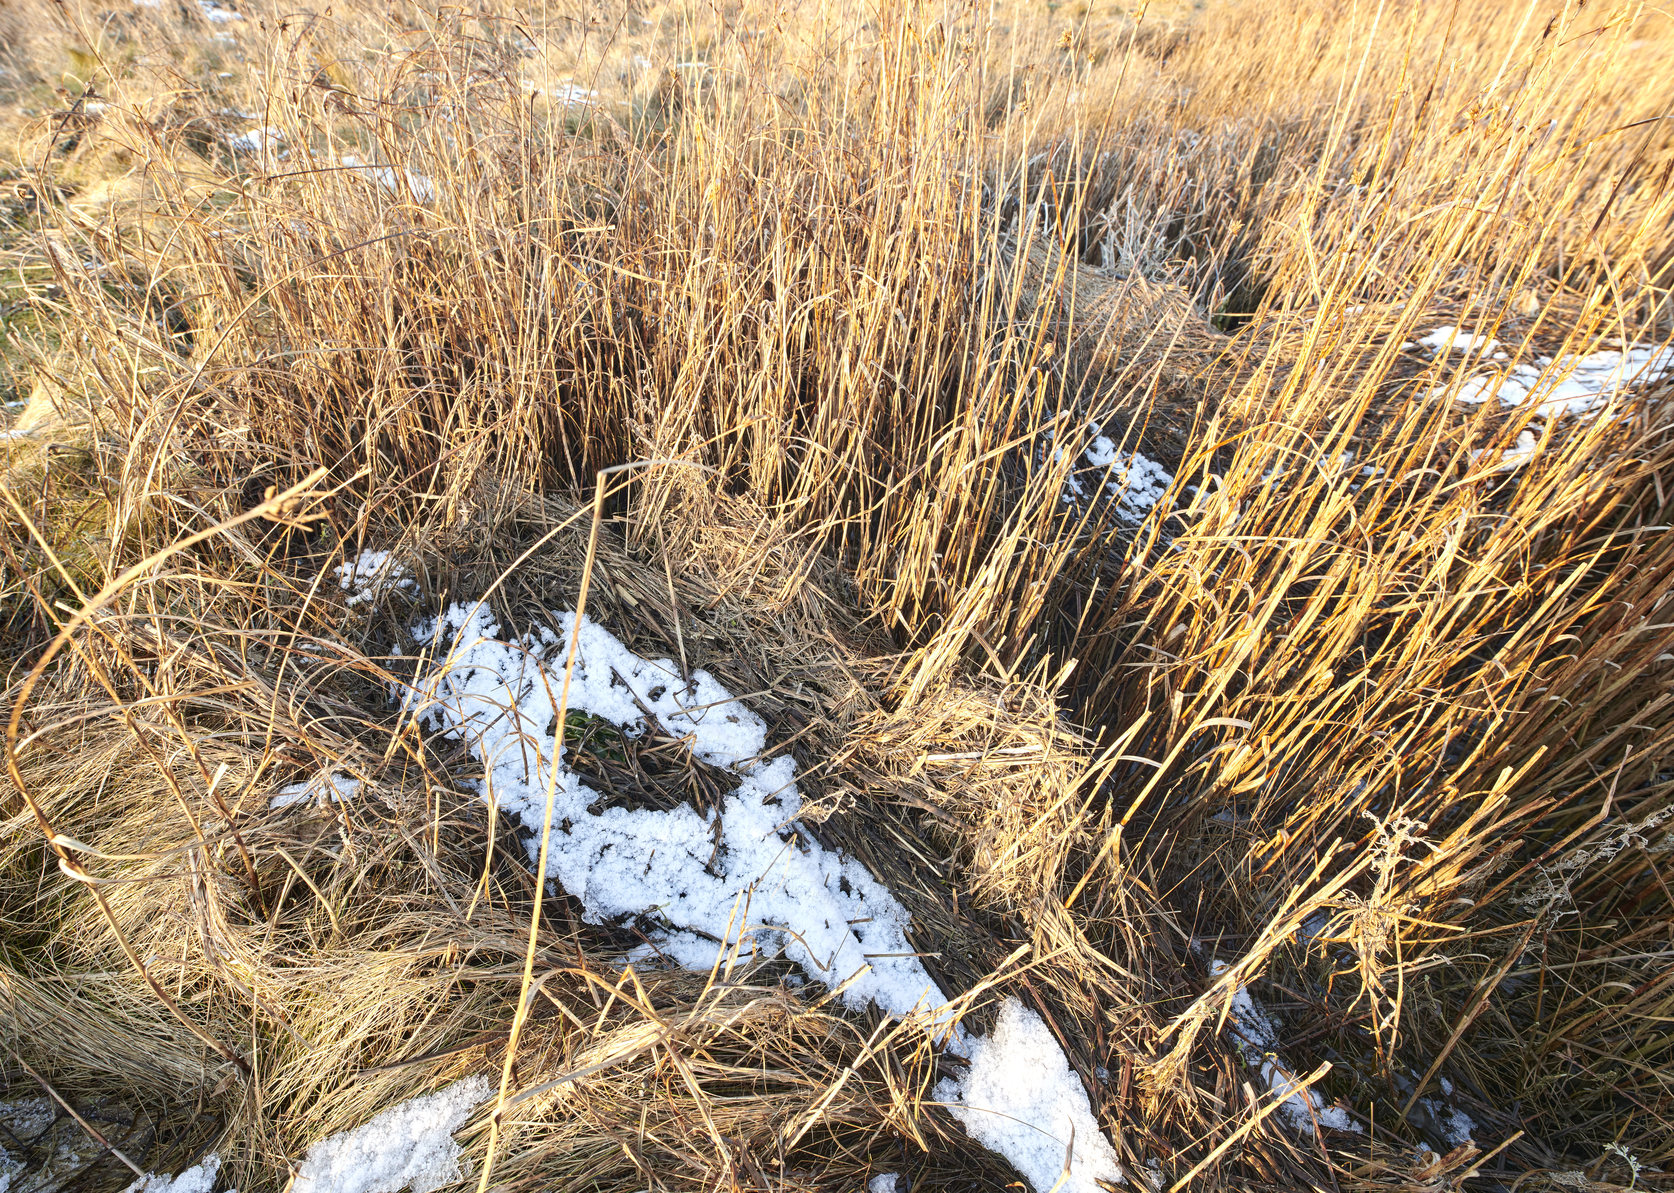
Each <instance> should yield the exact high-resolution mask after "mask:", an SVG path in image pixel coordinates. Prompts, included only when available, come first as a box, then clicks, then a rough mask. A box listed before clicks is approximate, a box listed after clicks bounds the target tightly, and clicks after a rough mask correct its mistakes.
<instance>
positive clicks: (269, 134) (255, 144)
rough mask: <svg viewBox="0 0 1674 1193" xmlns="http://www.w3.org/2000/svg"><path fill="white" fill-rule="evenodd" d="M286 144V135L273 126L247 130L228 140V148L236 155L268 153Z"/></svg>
mask: <svg viewBox="0 0 1674 1193" xmlns="http://www.w3.org/2000/svg"><path fill="white" fill-rule="evenodd" d="M284 143H285V138H284V135H283V134H282V133H281V132H280V131H279V130H278V129H276V128H274V127H272V126H271V125H269V126H266V127H253V128H248V129H245V130H244V131H243V132H241V133H239V134H238V135H236V136H232V137H228V138H227V148H228V149H231V150H232V151H233V152H234V153H266V152H267V151H268V150H270V149H278V148H279V146H281V145H283V144H284Z"/></svg>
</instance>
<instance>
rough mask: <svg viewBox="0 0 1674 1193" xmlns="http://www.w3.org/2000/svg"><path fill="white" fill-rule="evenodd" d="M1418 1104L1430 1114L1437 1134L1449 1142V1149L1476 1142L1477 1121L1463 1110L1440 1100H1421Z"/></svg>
mask: <svg viewBox="0 0 1674 1193" xmlns="http://www.w3.org/2000/svg"><path fill="white" fill-rule="evenodd" d="M1418 1104H1419V1106H1421V1107H1422V1108H1423V1109H1424V1110H1425V1111H1426V1112H1427V1113H1428V1115H1429V1117H1430V1121H1431V1122H1432V1123H1433V1124H1434V1125H1435V1129H1436V1131H1437V1133H1438V1134H1440V1135H1441V1137H1442V1138H1443V1139H1445V1140H1446V1141H1447V1143H1448V1146H1449V1147H1459V1146H1460V1145H1461V1144H1466V1143H1475V1142H1476V1140H1475V1139H1473V1138H1472V1132H1474V1131H1475V1130H1476V1121H1475V1120H1474V1119H1472V1118H1471V1116H1470V1115H1468V1114H1466V1113H1465V1112H1464V1111H1463V1110H1460V1109H1458V1108H1457V1107H1455V1106H1451V1105H1449V1104H1448V1103H1446V1102H1444V1101H1442V1100H1441V1099H1440V1098H1420V1099H1418Z"/></svg>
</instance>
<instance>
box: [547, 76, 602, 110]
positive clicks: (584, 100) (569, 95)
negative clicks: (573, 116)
mask: <svg viewBox="0 0 1674 1193" xmlns="http://www.w3.org/2000/svg"><path fill="white" fill-rule="evenodd" d="M545 90H546V96H547V98H548V99H550V100H552V102H553V103H558V104H563V105H564V106H565V107H585V106H586V105H588V104H590V103H592V102H593V101H594V100H596V99H598V98H599V93H598V92H597V91H594V90H592V89H591V88H587V87H583V86H582V85H581V84H580V83H573V82H570V81H568V80H565V81H564V82H560V83H556V84H554V85H553V86H552V87H549V88H546V89H545Z"/></svg>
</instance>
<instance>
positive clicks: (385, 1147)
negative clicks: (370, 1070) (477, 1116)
mask: <svg viewBox="0 0 1674 1193" xmlns="http://www.w3.org/2000/svg"><path fill="white" fill-rule="evenodd" d="M494 1092H495V1086H494V1083H493V1082H492V1081H491V1080H489V1079H488V1078H487V1077H486V1076H483V1075H481V1074H478V1075H476V1076H473V1077H467V1078H465V1079H464V1080H463V1081H456V1082H454V1083H453V1084H452V1085H450V1086H448V1087H447V1088H446V1089H441V1090H437V1091H436V1092H435V1093H433V1094H421V1095H420V1096H419V1097H416V1098H409V1099H408V1100H407V1101H405V1102H401V1103H399V1104H398V1105H395V1106H392V1107H390V1108H389V1109H388V1110H385V1111H383V1112H382V1113H380V1114H377V1115H374V1116H373V1117H372V1118H371V1119H369V1120H368V1121H367V1122H366V1123H365V1124H363V1125H361V1126H359V1127H356V1128H354V1129H353V1130H350V1131H341V1132H339V1133H338V1134H336V1135H332V1136H329V1137H327V1138H325V1139H322V1140H320V1142H318V1143H316V1144H315V1145H314V1146H313V1147H311V1148H309V1149H308V1154H307V1155H306V1156H305V1157H304V1158H303V1161H302V1165H301V1167H300V1168H299V1170H298V1172H297V1176H296V1180H295V1181H294V1182H293V1183H292V1185H291V1193H399V1191H400V1190H402V1189H406V1188H408V1187H411V1188H412V1191H413V1193H431V1190H433V1189H439V1188H441V1187H442V1186H443V1185H446V1184H448V1183H450V1182H452V1181H456V1180H458V1179H459V1176H460V1171H459V1156H460V1151H461V1149H460V1146H459V1145H458V1144H457V1143H455V1142H454V1140H453V1133H454V1132H455V1131H457V1130H459V1128H460V1127H462V1126H464V1125H465V1120H466V1119H468V1118H470V1116H471V1111H472V1110H473V1109H474V1108H476V1107H477V1106H478V1105H480V1104H481V1103H482V1102H484V1101H486V1100H487V1099H488V1098H490V1097H492V1096H493V1094H494ZM131 1193H163V1191H162V1190H155V1189H147V1190H143V1191H142V1190H134V1191H131ZM169 1193H208V1190H207V1188H206V1189H203V1190H185V1189H176V1190H170V1191H169Z"/></svg>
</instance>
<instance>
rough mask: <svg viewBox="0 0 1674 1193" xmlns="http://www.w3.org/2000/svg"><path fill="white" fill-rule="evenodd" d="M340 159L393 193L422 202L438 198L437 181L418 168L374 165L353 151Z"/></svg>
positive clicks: (357, 172) (353, 170)
mask: <svg viewBox="0 0 1674 1193" xmlns="http://www.w3.org/2000/svg"><path fill="white" fill-rule="evenodd" d="M338 161H339V162H341V163H342V164H343V165H344V166H345V167H347V168H348V169H349V170H350V171H352V172H354V173H356V174H360V175H363V176H365V177H367V178H370V179H371V180H372V181H374V182H376V183H377V184H378V185H379V186H380V187H381V188H382V189H384V190H386V191H388V192H389V193H390V194H392V195H400V196H403V197H405V196H408V195H410V196H412V198H413V199H415V200H416V201H418V202H420V203H431V202H434V201H435V199H436V184H435V182H434V181H432V180H431V179H430V177H429V176H428V175H425V174H420V173H419V172H418V171H416V170H400V171H397V170H396V168H395V167H394V166H376V165H372V164H371V163H369V162H367V161H364V160H363V159H361V158H360V157H358V156H356V155H355V154H353V153H345V154H344V155H343V156H342V157H341V158H339V159H338Z"/></svg>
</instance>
